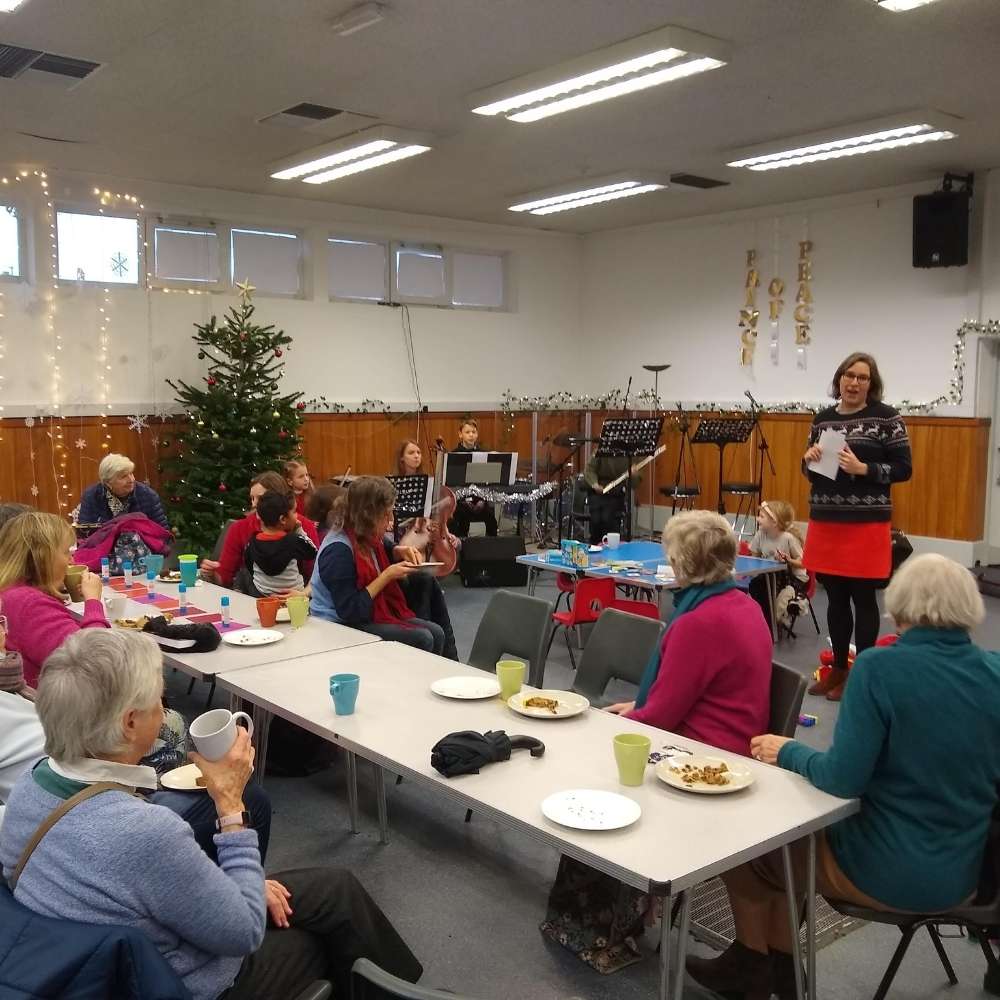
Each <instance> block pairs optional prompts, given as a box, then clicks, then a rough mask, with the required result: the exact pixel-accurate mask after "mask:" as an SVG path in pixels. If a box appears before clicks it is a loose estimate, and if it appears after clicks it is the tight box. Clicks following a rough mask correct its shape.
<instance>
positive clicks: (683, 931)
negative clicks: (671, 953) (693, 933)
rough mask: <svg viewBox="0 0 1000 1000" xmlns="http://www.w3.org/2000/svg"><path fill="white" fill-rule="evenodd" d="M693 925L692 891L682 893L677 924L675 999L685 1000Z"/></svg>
mask: <svg viewBox="0 0 1000 1000" xmlns="http://www.w3.org/2000/svg"><path fill="white" fill-rule="evenodd" d="M690 927H691V892H690V890H687V891H685V892H682V893H681V914H680V921H679V923H678V924H677V971H676V972H675V973H674V1000H684V959H685V957H686V955H687V938H688V930H689V929H690Z"/></svg>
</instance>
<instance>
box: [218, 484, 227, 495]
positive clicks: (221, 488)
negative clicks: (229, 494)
mask: <svg viewBox="0 0 1000 1000" xmlns="http://www.w3.org/2000/svg"><path fill="white" fill-rule="evenodd" d="M227 489H229V487H228V486H226V484H225V483H219V492H220V493H225V492H226V490H227Z"/></svg>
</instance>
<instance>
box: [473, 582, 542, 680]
mask: <svg viewBox="0 0 1000 1000" xmlns="http://www.w3.org/2000/svg"><path fill="white" fill-rule="evenodd" d="M551 618H552V605H551V604H550V603H549V602H548V601H544V600H542V599H541V598H540V597H528V596H527V595H526V594H515V593H513V592H512V591H509V590H498V591H497V592H496V593H495V594H494V595H493V596H492V597H491V598H490V603H489V604H488V605H487V607H486V612H485V614H484V615H483V620H482V621H481V622H480V623H479V628H478V629H477V630H476V638H475V640H474V641H473V643H472V652H471V653H469V660H468V663H469V666H470V667H479V669H480V670H488V671H489V672H490V673H493V672H494V671H495V670H496V665H497V660H502V659H503V658H504V656H507V655H513V656H516V657H519V658H520V659H522V660H527V662H528V683H529V684H532V685H534V686H535V687H540V686H541V684H542V679H543V674H544V672H545V650H546V647H547V645H548V637H549V623H550V621H551Z"/></svg>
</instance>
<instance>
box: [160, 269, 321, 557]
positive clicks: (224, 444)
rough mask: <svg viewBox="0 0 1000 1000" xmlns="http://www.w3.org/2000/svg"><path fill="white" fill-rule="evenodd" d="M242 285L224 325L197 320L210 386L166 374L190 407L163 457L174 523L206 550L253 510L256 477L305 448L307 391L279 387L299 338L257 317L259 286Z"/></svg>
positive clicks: (200, 354)
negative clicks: (254, 298)
mask: <svg viewBox="0 0 1000 1000" xmlns="http://www.w3.org/2000/svg"><path fill="white" fill-rule="evenodd" d="M236 287H237V288H238V289H239V291H240V305H239V306H234V307H232V308H231V309H230V310H229V313H228V314H227V315H226V317H225V319H224V320H223V321H222V323H221V324H219V323H218V322H217V321H216V318H215V316H213V317H212V318H211V320H209V322H208V323H205V324H204V325H198V324H195V325H196V328H197V333H195V334H194V341H195V343H196V344H197V345H198V359H199V360H201V361H204V360H205V359H208V374H207V375H206V376H205V377H204V382H205V385H204V387H201V386H193V385H188V383H187V382H183V381H180V380H178V381H177V382H171V381H170V380H169V379H168V380H167V384H168V385H169V386H170V387H171V388H172V389H173V390H174V391H175V392H176V393H177V402H178V403H180V405H181V406H182V407H183V408H184V416H183V417H182V422H181V426H180V429H179V431H178V433H177V436H176V438H177V439H176V454H174V455H173V456H172V457H170V458H166V459H164V461H163V466H164V468H165V470H166V474H167V478H166V483H165V492H166V496H167V498H168V499H169V500H170V504H171V506H172V508H173V510H171V514H170V521H171V527H172V528H173V530H174V533H175V534H176V535H177V537H178V538H182V539H184V540H185V541H186V542H189V543H191V544H192V545H193V546H194V547H195V548H196V550H197V551H199V552H201V553H203V554H204V553H206V552H208V551H210V550H211V548H212V546H213V545H214V544H215V540H216V538H217V537H218V535H219V532H220V531H221V529H222V526H223V524H225V522H226V520H227V519H229V518H232V517H240V516H241V515H242V513H243V512H244V511H245V510H246V505H247V490H248V488H249V485H250V480H251V479H252V478H253V477H254V476H255V475H257V474H258V473H260V472H263V471H264V470H265V469H278V468H280V466H281V463H282V462H283V461H285V460H286V459H288V458H291V457H292V456H294V455H297V454H298V453H299V447H300V439H299V434H298V431H299V426H300V425H301V423H302V411H303V410H304V409H305V403H303V402H301V401H300V400H301V396H302V393H300V392H295V393H290V394H283V393H281V392H280V391H279V380H280V379H281V377H282V376H283V374H284V372H283V368H284V362H283V361H282V360H281V357H282V355H283V353H284V351H285V350H288V349H289V347H288V345H289V344H291V342H292V338H291V337H289V336H288V335H287V334H285V332H284V331H283V330H275V328H274V327H273V326H258V325H257V324H256V323H254V321H253V314H254V307H253V305H252V303H251V302H250V295H251V293H252V292H253V290H254V289H253V286H252V285H251V284H250V283H249V281H246V282H243V283H242V284H237V286H236ZM163 444H164V446H169V442H168V441H166V442H163Z"/></svg>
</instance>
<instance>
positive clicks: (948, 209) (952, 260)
mask: <svg viewBox="0 0 1000 1000" xmlns="http://www.w3.org/2000/svg"><path fill="white" fill-rule="evenodd" d="M969 198H970V194H969V192H968V191H935V192H934V193H933V194H919V195H917V196H916V197H915V198H914V199H913V266H914V267H964V266H965V265H966V264H968V263H969Z"/></svg>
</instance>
